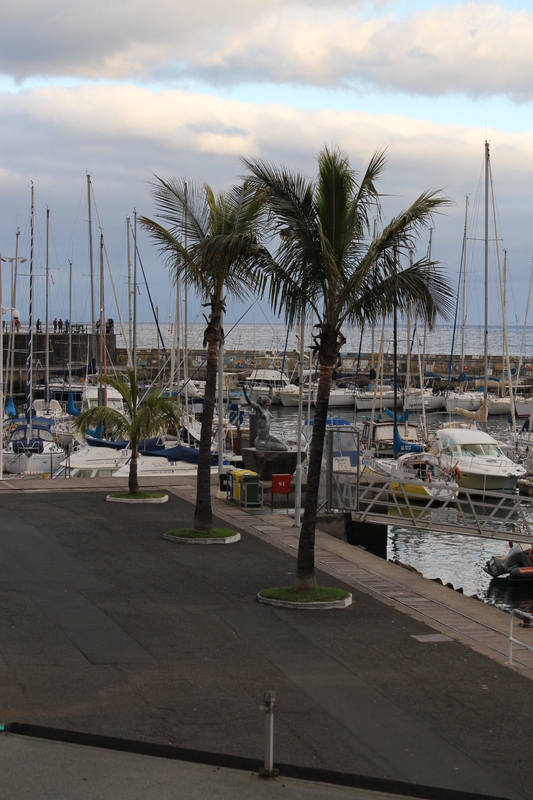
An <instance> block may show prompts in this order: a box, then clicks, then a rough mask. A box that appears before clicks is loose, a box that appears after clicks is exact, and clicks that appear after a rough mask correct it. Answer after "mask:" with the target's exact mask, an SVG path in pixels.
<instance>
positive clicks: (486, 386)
mask: <svg viewBox="0 0 533 800" xmlns="http://www.w3.org/2000/svg"><path fill="white" fill-rule="evenodd" d="M489 157H490V156H489V143H488V142H485V336H484V353H485V358H484V364H483V367H484V370H485V381H484V385H483V399H484V400H485V402H487V398H488V396H489V353H488V347H489V288H488V287H489ZM486 427H487V423H485V428H486Z"/></svg>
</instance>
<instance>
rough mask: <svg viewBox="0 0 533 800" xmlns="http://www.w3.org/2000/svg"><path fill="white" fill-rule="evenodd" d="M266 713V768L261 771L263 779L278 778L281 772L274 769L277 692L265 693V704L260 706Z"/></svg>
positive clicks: (277, 707) (260, 774)
mask: <svg viewBox="0 0 533 800" xmlns="http://www.w3.org/2000/svg"><path fill="white" fill-rule="evenodd" d="M259 708H260V710H261V711H264V712H265V721H266V728H265V766H264V767H263V768H262V769H260V770H259V776H260V777H261V778H277V777H278V775H279V770H277V769H274V714H275V713H276V711H278V709H279V706H278V705H276V692H272V691H270V692H265V694H264V703H263V704H262V705H260V706H259Z"/></svg>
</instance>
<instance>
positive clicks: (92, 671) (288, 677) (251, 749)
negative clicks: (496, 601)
mask: <svg viewBox="0 0 533 800" xmlns="http://www.w3.org/2000/svg"><path fill="white" fill-rule="evenodd" d="M32 484H33V485H32V486H31V487H29V490H28V491H20V489H19V490H18V491H9V490H8V489H7V488H6V487H4V488H3V490H2V491H1V492H0V608H1V614H0V722H1V723H3V724H4V725H7V726H8V727H9V725H10V723H21V724H24V723H26V724H28V725H36V726H43V729H46V728H48V729H50V728H53V729H60V730H63V731H71V732H82V733H86V734H89V735H92V736H95V737H115V738H117V739H119V740H121V741H123V742H137V743H148V744H153V745H154V746H161V747H163V746H168V747H170V748H176V749H177V751H178V750H179V749H180V748H181V749H182V750H184V749H187V750H191V751H202V752H203V753H205V752H209V753H213V754H225V755H226V756H228V758H236V759H239V758H240V759H244V760H246V759H252V760H255V761H257V763H259V762H261V761H262V759H263V755H264V746H265V719H264V714H263V713H262V712H261V711H260V710H259V706H260V704H261V702H262V699H263V694H264V692H265V691H267V690H274V691H276V695H277V701H278V704H279V711H278V713H277V715H276V718H275V739H274V760H275V762H276V761H277V762H279V763H283V764H287V765H295V766H297V767H299V768H302V769H304V770H305V769H308V770H318V771H319V772H316V773H312V772H309V776H311V777H312V775H313V774H315V776H316V775H320V774H322V775H327V774H328V773H329V772H335V773H342V774H344V775H346V774H348V775H355V776H368V777H369V778H370V779H372V778H373V779H376V781H379V780H382V779H385V780H388V781H391V782H396V786H397V787H398V786H400V787H401V786H402V785H403V784H405V785H406V786H407V785H412V786H413V787H416V786H419V785H423V786H429V787H436V788H437V789H438V788H440V789H443V790H449V791H450V792H451V791H452V790H455V791H462V792H465V793H468V792H471V793H478V794H479V795H481V796H486V797H490V796H497V797H505V798H510V799H511V798H528V797H531V796H532V794H533V792H532V791H531V766H530V762H529V757H528V755H527V754H528V752H529V749H530V748H531V745H532V744H533V734H532V731H533V725H532V721H533V706H532V698H533V682H532V681H531V679H530V678H528V677H527V676H525V675H523V674H520V672H519V671H516V670H514V669H510V668H508V667H506V666H505V665H503V664H501V663H497V662H495V661H494V660H492V659H489V658H486V657H484V656H483V655H482V654H480V653H479V652H476V651H474V650H472V649H471V648H469V647H465V646H464V644H462V643H460V642H458V641H454V640H453V639H451V640H445V637H441V640H440V641H439V640H437V641H435V640H434V639H433V640H431V637H430V640H429V641H428V640H424V636H427V635H428V634H432V633H434V630H432V629H431V628H428V627H427V626H426V625H425V624H424V623H423V622H422V621H420V620H417V619H414V618H412V617H410V616H407V615H405V614H403V613H401V612H400V611H399V610H397V609H395V608H393V607H391V605H390V604H386V603H382V602H380V601H379V600H377V599H376V598H374V597H372V596H371V595H369V594H368V593H364V592H358V591H356V590H355V591H354V589H353V587H352V586H346V588H347V589H349V590H350V591H352V593H353V595H354V602H353V604H352V605H351V606H350V607H349V608H347V609H345V610H328V611H324V610H322V611H314V612H310V611H292V610H288V609H280V608H273V607H269V606H264V605H261V604H259V603H257V601H256V594H257V592H258V591H259V590H260V589H262V588H266V587H269V586H280V585H289V584H290V583H291V581H292V576H293V574H294V566H295V564H294V558H293V556H292V555H290V554H289V553H287V552H284V551H283V550H281V549H279V548H277V547H274V546H272V545H271V544H269V543H267V542H265V541H263V540H262V539H261V538H258V537H257V536H254V535H252V534H251V533H249V532H248V531H247V530H246V529H245V528H246V526H243V530H242V540H241V541H240V542H239V543H237V544H235V545H228V546H215V547H205V546H199V547H195V546H186V545H180V544H177V543H175V542H169V541H167V540H165V539H163V533H165V531H166V530H168V529H169V528H173V527H182V526H187V525H191V524H192V520H193V512H194V507H193V505H192V504H191V503H190V502H188V501H187V500H186V499H184V498H183V497H179V496H177V495H176V494H175V493H173V492H171V493H170V499H169V502H168V503H166V504H164V505H143V506H141V507H138V506H131V505H118V504H110V503H106V502H105V497H106V494H107V492H106V491H99V490H95V489H83V490H80V491H65V490H63V491H55V490H54V489H53V487H52V488H48V485H47V487H46V491H45V490H44V488H43V482H40V483H38V482H32ZM223 524H224V525H225V526H226V525H227V522H224V523H223ZM236 527H237V529H238V526H236ZM319 580H320V582H321V583H323V584H335V585H339V581H338V579H335V578H334V577H332V576H331V575H327V574H320V575H319ZM502 613H503V612H502ZM415 636H418V637H422V640H420V639H417V638H414V637H415ZM39 747H42V748H50V747H52V748H53V747H55V750H54V752H55V753H56V759H57V762H58V764H60V763H62V762H61V759H63V758H64V757H66V758H67V761H68V762H69V763H71V764H74V763H76V758H78V756H74V750H73V749H72V748H76V747H78V748H80V747H81V748H82V750H83V748H84V747H85V745H76V744H73V743H68V742H67V743H65V742H64V743H62V744H59V743H58V742H56V743H55V744H54V745H52V744H51V742H50V741H42V740H41V739H34V738H31V741H30V739H29V738H28V737H24V736H19V735H17V734H16V733H5V734H4V735H3V736H1V737H0V762H1V763H2V765H3V768H2V771H3V776H4V780H3V783H2V791H1V796H2V797H3V798H4V797H5V798H17V800H18V798H22V797H25V796H26V795H25V794H21V791H22V790H21V788H20V787H24V786H26V788H27V790H28V795H27V796H30V790H31V787H32V781H31V777H30V772H31V770H29V769H28V774H25V770H23V767H22V765H23V764H24V763H26V762H27V763H28V764H30V763H31V765H32V770H33V771H37V774H38V775H39V774H40V775H41V777H43V775H45V774H46V775H48V773H49V772H50V765H49V762H48V758H49V756H48V755H47V753H48V751H46V754H45V750H41V751H40V752H41V753H42V754H43V756H42V759H40V758H39V757H38V756H37V755H36V754H35V753H36V752H37V750H38V748H39ZM24 748H26V752H25V753H24ZM125 749H126V750H127V746H126V745H125ZM65 752H66V753H67V756H64V753H65ZM80 752H81V751H80ZM83 752H85V751H83ZM90 752H91V753H93V756H91V758H93V759H94V758H98V754H97V756H94V751H92V750H91V751H90ZM69 753H70V756H68V754H69ZM60 754H61V755H60ZM104 754H106V751H105V750H102V751H101V752H100V756H99V757H100V763H101V764H103V762H104V761H105V762H106V763H110V764H111V762H112V759H111V758H110V756H109V753H107V754H106V755H104ZM108 756H109V758H108ZM121 757H122V758H123V759H126V761H127V762H128V763H129V761H128V759H133V758H137V759H141V760H142V759H146V761H142V763H143V764H145V768H146V771H147V772H146V776H148V775H149V774H152V773H151V770H152V766H149V764H150V765H152V761H150V756H148V755H146V754H145V755H137V756H134V755H132V754H131V753H123V754H122V756H121ZM79 758H81V756H79ZM69 759H70V761H69ZM156 761H157V763H159V764H163V761H161V760H157V759H156ZM8 763H9V764H11V765H12V768H10V769H9V770H7V771H6V769H5V766H6V764H8ZM39 763H41V765H44V764H46V765H47V767H46V768H45V767H44V766H43V767H42V769H41V770H40V771H39V767H38V765H39ZM119 763H120V764H122V765H123V763H124V762H116V765H115V766H110V767H109V770H110V772H109V774H110V776H114V777H113V780H116V779H117V775H119V774H121V770H123V769H124V767H123V766H119ZM136 763H139V762H138V761H137V762H136ZM165 763H166V762H165ZM250 763H251V762H250ZM243 764H244V767H245V769H244V772H243V773H242V774H241V776H240V778H239V780H240V779H241V778H243V775H244V773H245V772H246V766H247V762H245V761H243ZM13 765H18V766H16V768H15V767H13ZM189 768H190V770H191V772H190V774H193V773H194V769H193V767H192V766H190V765H189V767H187V769H189ZM80 769H81V772H83V768H80ZM87 769H88V767H87ZM95 769H96V767H95ZM138 769H140V768H139V767H136V768H135V770H134V772H135V771H136V770H138ZM154 769H155V773H154V774H157V768H154ZM160 769H161V770H162V771H163V772H164V774H165V775H167V774H168V775H169V777H168V780H169V786H172V780H173V779H172V778H171V775H172V774H174V773H172V771H171V772H170V773H168V769H169V767H167V766H165V767H163V766H161V767H160ZM172 769H177V766H176V765H174V767H172ZM207 769H208V767H205V765H204V767H203V770H204V772H203V773H202V774H205V775H207V774H208V773H207V772H206V771H205V770H207ZM215 769H216V768H215V767H213V768H211V772H210V773H209V774H210V775H213V774H214V770H215ZM81 772H80V770H78V771H75V779H76V781H77V780H79V779H80V775H81ZM96 772H98V770H97V769H96ZM141 772H142V769H141ZM163 772H162V773H161V775H162V777H161V781H163ZM200 772H201V770H200ZM200 772H199V773H198V776H199V777H198V781H199V783H196V778H194V779H191V780H192V784H190V785H194V786H203V785H204V784H203V778H201V777H200ZM252 772H253V770H252ZM68 773H69V770H68V769H66V768H59V767H58V769H57V770H56V771H55V776H56V779H58V776H61V775H63V776H66V775H67V774H68ZM230 773H231V769H230V770H229V772H228V775H229V774H230ZM248 773H250V775H251V774H252V773H251V772H250V769H248V772H247V773H246V774H248ZM91 774H93V773H91ZM95 774H96V773H95ZM102 774H103V773H102ZM194 774H196V773H194ZM6 775H8V776H9V778H8V779H6ZM146 776H145V777H146ZM49 777H50V776H49ZM100 777H102V775H101V776H100ZM217 777H219V776H217ZM50 779H51V780H52V778H50ZM110 779H111V778H110ZM143 780H144V779H143ZM164 780H167V778H165V779H164ZM247 780H249V779H248V778H247ZM290 780H294V779H293V778H291V779H290ZM228 781H229V777H228ZM287 781H289V779H288V778H287ZM83 783H87V782H86V781H84V782H83ZM89 783H91V781H89ZM119 783H120V781H119ZM50 785H51V786H54V784H53V780H52V784H50ZM91 785H92V786H93V789H94V786H95V785H96V784H94V782H93V784H91ZM117 785H118V784H117ZM120 785H124V786H125V784H123V783H122V784H120ZM136 785H137V789H138V790H139V794H138V796H139V797H140V787H141V785H142V780H140V781H137V784H136ZM227 785H228V787H229V786H233V784H231V783H228V784H227ZM259 785H261V786H262V785H263V784H259V783H258V782H256V783H255V784H253V785H252V784H246V787H244V785H243V786H241V788H235V787H233V790H232V791H233V796H239V797H248V796H254V797H262V795H261V794H260V793H259V789H258V788H257V786H259ZM271 785H273V784H271ZM277 785H278V786H279V782H278V783H277ZM392 785H393V784H392V783H391V787H392ZM78 789H79V795H78V794H75V793H74V790H72V792H70V793H66V794H64V795H63V796H66V797H67V796H68V797H77V796H80V797H97V796H109V797H115V796H116V797H121V796H122V794H113V793H111V794H110V793H109V791H108V792H107V795H106V794H105V793H101V794H100V795H98V791H102V792H103V790H101V789H97V790H96V794H90V793H89V789H88V788H87V787H83V786H82V787H81V789H80V788H79V787H78ZM78 789H77V790H76V791H78ZM285 789H288V783H287V786H285ZM121 791H122V790H121ZM199 791H200V790H199ZM217 791H218V789H217ZM260 791H261V792H263V791H265V790H264V789H261V790H260ZM272 791H273V790H272ZM276 791H278V789H276ZM291 791H292V790H291ZM343 791H345V792H346V791H348V790H346V789H344V790H343ZM380 791H383V790H382V789H381V790H380ZM396 791H399V790H398V788H396ZM413 791H415V789H414V788H413ZM54 792H55V793H54ZM83 792H85V794H84V793H83ZM228 793H229V790H228ZM287 794H289V792H287ZM32 796H33V797H34V796H36V795H35V793H34V794H32ZM37 796H41V797H45V796H48V795H46V794H39V795H37ZM49 796H55V797H58V796H61V792H59V793H58V792H57V790H56V789H53V790H51V793H50V795H49ZM129 796H130V797H133V798H134V797H136V796H137V795H136V794H131V793H130V795H129ZM157 796H160V797H166V796H167V794H165V793H164V790H163V785H162V788H161V793H160V794H159V795H157ZM168 796H175V797H181V795H180V794H177V793H175V794H174V795H171V794H169V795H168ZM184 796H185V795H184ZM187 796H190V797H195V796H196V795H194V794H193V793H192V792H191V793H190V794H189V795H187ZM198 796H204V797H208V796H213V797H215V796H216V797H218V796H219V795H218V794H215V793H211V794H210V793H209V791H207V790H206V791H205V792H204V793H203V794H202V793H200V794H198ZM220 796H222V795H220ZM269 796H275V795H274V794H271V795H269ZM290 796H293V797H297V796H299V795H298V794H297V787H296V785H295V786H294V793H292V794H290ZM302 796H310V797H311V796H312V795H311V794H308V795H305V794H304V795H302ZM317 796H319V795H317ZM324 796H328V795H327V793H326V794H325V795H324ZM330 796H331V797H333V796H334V795H333V794H331V795H330ZM346 796H350V797H356V796H357V797H359V796H363V795H359V794H349V795H346ZM424 796H426V795H424ZM428 796H429V795H428ZM335 797H336V795H335Z"/></svg>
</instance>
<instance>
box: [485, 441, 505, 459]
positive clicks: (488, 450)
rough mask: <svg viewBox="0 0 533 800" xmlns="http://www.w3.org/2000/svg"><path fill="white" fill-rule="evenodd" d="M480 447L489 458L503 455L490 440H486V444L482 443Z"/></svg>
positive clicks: (502, 456)
mask: <svg viewBox="0 0 533 800" xmlns="http://www.w3.org/2000/svg"><path fill="white" fill-rule="evenodd" d="M482 449H483V454H484V455H486V456H490V457H491V458H504V457H505V456H504V455H503V453H502V451H501V450H500V448H499V447H498V445H497V444H491V443H490V442H487V444H484V445H483V447H482Z"/></svg>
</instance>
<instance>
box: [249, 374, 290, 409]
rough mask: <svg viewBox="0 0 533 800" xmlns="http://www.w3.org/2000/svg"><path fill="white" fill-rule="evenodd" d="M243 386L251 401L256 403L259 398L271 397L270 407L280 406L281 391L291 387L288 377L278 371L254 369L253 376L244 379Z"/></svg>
mask: <svg viewBox="0 0 533 800" xmlns="http://www.w3.org/2000/svg"><path fill="white" fill-rule="evenodd" d="M243 384H244V386H245V388H246V392H247V393H248V397H249V398H250V399H251V400H253V401H254V402H255V401H257V398H258V397H261V395H264V396H266V397H270V405H279V404H280V403H281V398H280V391H281V390H282V389H285V388H286V387H287V386H291V382H290V380H289V378H288V376H287V375H284V374H283V373H282V372H280V371H279V370H277V369H254V370H253V372H252V374H251V375H250V376H249V377H248V378H245V379H244V381H243ZM244 402H245V401H244Z"/></svg>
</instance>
